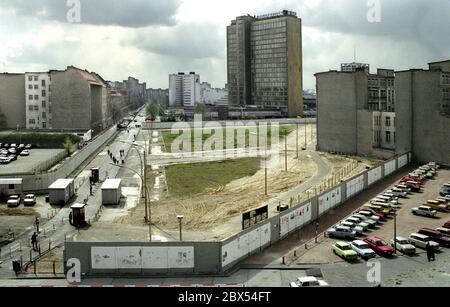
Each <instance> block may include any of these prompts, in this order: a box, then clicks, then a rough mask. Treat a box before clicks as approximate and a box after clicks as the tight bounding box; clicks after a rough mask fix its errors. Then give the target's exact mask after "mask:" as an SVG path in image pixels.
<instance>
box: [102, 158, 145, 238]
mask: <svg viewBox="0 0 450 307" xmlns="http://www.w3.org/2000/svg"><path fill="white" fill-rule="evenodd" d="M110 164H111V165H113V166H115V167H119V168H124V169H127V170H129V171H132V172H133V173H135V174H136V175H138V176H139V178H140V179H141V183H142V184H144V177H143V176H142V175H141V174H139V173H138V172H136V171H135V170H134V169H132V168H129V167H126V166H123V165H117V164H114V163H110ZM145 192H146V193H145V195H147V194H150V193H148V188H147V186H145ZM145 204H146V207H147V198H146V199H145ZM145 222H146V223H148V232H149V235H150V242H151V241H152V223H151V218H150V219H147V217H146V219H145Z"/></svg>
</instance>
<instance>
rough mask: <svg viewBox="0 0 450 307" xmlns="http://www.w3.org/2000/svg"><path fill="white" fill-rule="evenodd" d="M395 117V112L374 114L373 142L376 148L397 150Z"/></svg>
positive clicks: (376, 112) (377, 112) (375, 112)
mask: <svg viewBox="0 0 450 307" xmlns="http://www.w3.org/2000/svg"><path fill="white" fill-rule="evenodd" d="M395 115H396V113H395V112H379V111H374V112H373V125H374V127H373V142H374V145H375V146H377V147H379V148H383V149H390V150H395V143H396V138H397V135H396V129H395Z"/></svg>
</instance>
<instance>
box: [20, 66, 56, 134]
mask: <svg viewBox="0 0 450 307" xmlns="http://www.w3.org/2000/svg"><path fill="white" fill-rule="evenodd" d="M50 84H51V76H50V74H49V73H46V72H35V73H25V103H26V108H25V114H26V128H27V129H52V114H51V111H52V106H51V98H50V97H51V92H50V89H51V86H50Z"/></svg>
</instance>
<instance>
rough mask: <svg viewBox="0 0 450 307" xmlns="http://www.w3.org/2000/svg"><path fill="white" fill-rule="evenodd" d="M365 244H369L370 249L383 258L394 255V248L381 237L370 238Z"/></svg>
mask: <svg viewBox="0 0 450 307" xmlns="http://www.w3.org/2000/svg"><path fill="white" fill-rule="evenodd" d="M364 242H366V243H367V244H369V247H370V248H371V249H373V250H374V251H375V252H376V253H377V254H379V255H381V256H391V255H392V254H393V253H394V248H393V247H392V246H390V245H389V244H387V242H386V241H384V240H383V239H381V238H380V237H369V238H367V239H365V240H364Z"/></svg>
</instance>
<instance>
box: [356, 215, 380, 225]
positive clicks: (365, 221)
mask: <svg viewBox="0 0 450 307" xmlns="http://www.w3.org/2000/svg"><path fill="white" fill-rule="evenodd" d="M354 217H357V218H359V219H361V220H362V221H364V223H367V224H369V227H372V228H375V227H376V226H377V222H375V221H374V220H371V219H370V218H368V217H367V216H365V215H362V214H355V215H354Z"/></svg>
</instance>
